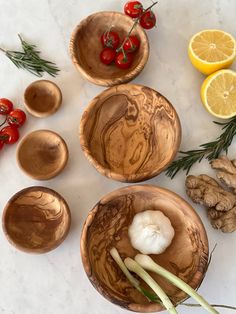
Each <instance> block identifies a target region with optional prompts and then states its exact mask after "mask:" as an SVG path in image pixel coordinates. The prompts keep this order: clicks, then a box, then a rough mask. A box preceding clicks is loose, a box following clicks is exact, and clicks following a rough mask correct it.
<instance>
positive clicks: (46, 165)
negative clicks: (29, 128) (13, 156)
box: [17, 130, 69, 180]
mask: <svg viewBox="0 0 236 314" xmlns="http://www.w3.org/2000/svg"><path fill="white" fill-rule="evenodd" d="M68 155H69V153H68V148H67V145H66V143H65V141H64V140H63V139H62V138H61V137H60V136H59V135H58V134H57V133H55V132H52V131H49V130H37V131H34V132H32V133H29V134H28V135H26V136H25V137H24V138H23V139H22V141H21V142H20V144H19V146H18V150H17V161H18V165H19V167H20V168H21V169H22V170H23V171H24V172H25V173H26V174H27V175H29V176H30V177H32V178H33V179H36V180H49V179H51V178H53V177H55V176H56V175H58V174H59V173H60V172H61V171H62V170H63V169H64V167H65V166H66V163H67V160H68Z"/></svg>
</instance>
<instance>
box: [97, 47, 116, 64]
mask: <svg viewBox="0 0 236 314" xmlns="http://www.w3.org/2000/svg"><path fill="white" fill-rule="evenodd" d="M115 57H116V52H115V50H113V49H111V48H104V49H103V50H102V51H101V53H100V60H101V62H102V63H104V64H106V65H108V64H111V63H112V62H113V61H114V60H115Z"/></svg>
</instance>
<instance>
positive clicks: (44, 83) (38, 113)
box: [24, 80, 62, 118]
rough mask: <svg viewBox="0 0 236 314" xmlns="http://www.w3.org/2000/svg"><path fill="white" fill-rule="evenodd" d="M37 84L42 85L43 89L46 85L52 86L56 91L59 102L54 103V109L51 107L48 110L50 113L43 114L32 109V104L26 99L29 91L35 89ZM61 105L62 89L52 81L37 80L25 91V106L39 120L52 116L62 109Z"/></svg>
mask: <svg viewBox="0 0 236 314" xmlns="http://www.w3.org/2000/svg"><path fill="white" fill-rule="evenodd" d="M37 84H40V85H41V86H43V87H44V86H45V85H51V86H52V88H53V89H54V90H55V92H56V94H57V95H58V101H56V102H54V105H53V107H51V108H50V110H48V111H45V112H41V111H38V110H36V109H34V108H32V107H31V104H30V102H28V100H27V99H26V97H27V94H28V92H29V90H30V89H31V88H32V87H34V85H37ZM61 103H62V92H61V89H60V88H59V86H58V85H57V84H56V83H54V82H52V81H50V80H36V81H34V82H32V83H31V84H29V85H28V86H27V87H26V89H25V91H24V106H25V108H26V109H27V111H28V112H29V113H30V114H31V115H32V116H34V117H37V118H46V117H48V116H50V115H52V114H53V113H55V112H56V111H57V110H58V109H59V108H60V106H61Z"/></svg>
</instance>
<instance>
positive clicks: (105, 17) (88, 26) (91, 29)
mask: <svg viewBox="0 0 236 314" xmlns="http://www.w3.org/2000/svg"><path fill="white" fill-rule="evenodd" d="M133 23H134V22H133V20H132V19H131V18H130V17H129V16H127V15H125V14H123V13H120V12H97V13H94V14H92V15H90V16H88V17H87V18H86V19H84V20H83V21H81V22H80V24H79V25H78V26H77V27H76V28H75V30H74V31H73V33H72V36H71V40H70V54H71V58H72V61H73V63H74V64H75V66H76V68H77V69H78V70H79V71H80V73H81V74H82V76H83V77H84V78H86V79H87V80H89V81H90V82H92V83H94V84H97V85H102V86H113V85H117V84H121V83H125V82H129V81H131V80H133V79H134V78H135V77H136V76H137V75H139V74H140V72H141V71H142V70H143V68H144V66H145V65H146V63H147V60H148V57H149V43H148V38H147V35H146V33H145V31H144V30H143V29H142V27H141V26H140V25H137V26H136V27H135V28H134V30H133V31H132V35H135V36H137V37H138V39H139V40H140V47H139V50H138V51H137V52H135V56H134V60H133V62H132V65H131V66H130V67H129V68H128V69H120V68H117V67H116V66H115V65H111V66H107V65H105V64H103V63H102V62H101V61H100V58H99V56H100V53H101V50H102V44H101V41H100V38H101V36H102V34H103V33H104V32H106V31H108V30H109V29H110V28H111V27H112V26H113V29H114V30H115V31H116V32H118V33H119V35H120V38H121V39H124V38H125V37H126V36H127V35H128V33H129V31H130V29H131V28H132V26H133Z"/></svg>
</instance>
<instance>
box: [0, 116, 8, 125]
mask: <svg viewBox="0 0 236 314" xmlns="http://www.w3.org/2000/svg"><path fill="white" fill-rule="evenodd" d="M6 121H7V116H6V117H5V120H4V121H3V122H2V123H1V124H0V127H1V126H3V125H4V124H5V123H6Z"/></svg>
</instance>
